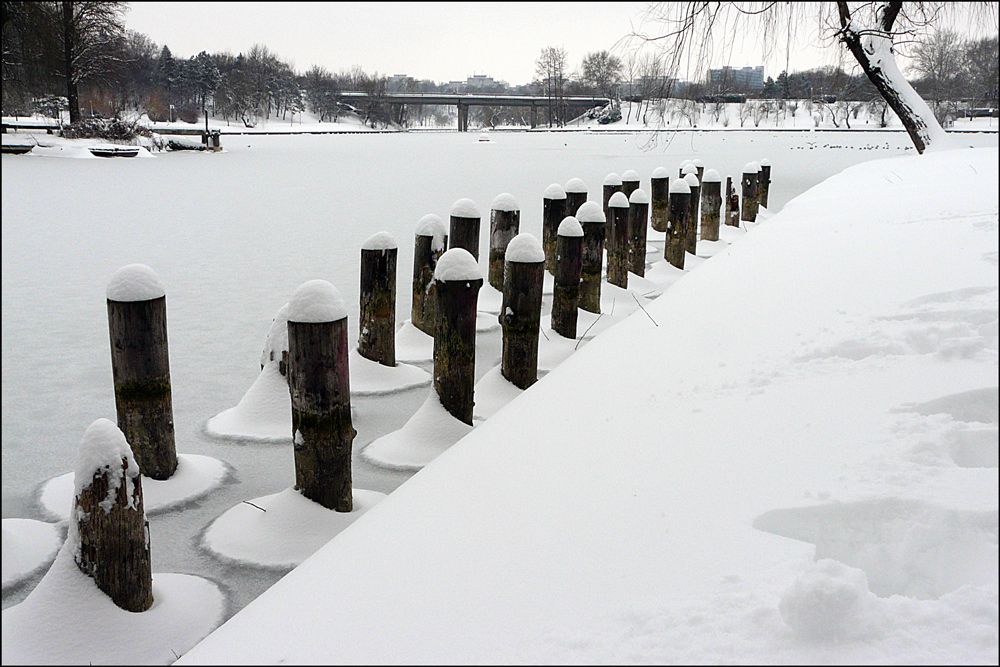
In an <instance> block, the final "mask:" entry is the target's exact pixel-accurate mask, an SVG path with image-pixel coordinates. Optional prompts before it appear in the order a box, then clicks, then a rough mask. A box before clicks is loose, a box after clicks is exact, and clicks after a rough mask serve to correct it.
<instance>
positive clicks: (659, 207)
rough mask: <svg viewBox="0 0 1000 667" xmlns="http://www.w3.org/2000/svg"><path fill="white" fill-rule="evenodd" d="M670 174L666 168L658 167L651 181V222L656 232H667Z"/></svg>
mask: <svg viewBox="0 0 1000 667" xmlns="http://www.w3.org/2000/svg"><path fill="white" fill-rule="evenodd" d="M669 187H670V174H669V173H668V172H667V170H666V168H664V167H657V168H656V169H654V170H653V175H652V176H651V177H650V179H649V188H650V193H649V194H650V199H651V200H652V201H651V205H650V210H649V222H650V225H651V226H652V228H653V231H656V232H665V231H667V207H668V206H669V205H670V195H669V193H668V192H667V189H668V188H669Z"/></svg>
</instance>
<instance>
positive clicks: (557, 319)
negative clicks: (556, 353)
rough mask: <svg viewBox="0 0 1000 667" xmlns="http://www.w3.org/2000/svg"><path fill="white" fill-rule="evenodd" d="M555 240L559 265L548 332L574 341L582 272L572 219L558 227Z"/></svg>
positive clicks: (579, 232) (579, 230)
mask: <svg viewBox="0 0 1000 667" xmlns="http://www.w3.org/2000/svg"><path fill="white" fill-rule="evenodd" d="M581 208H582V207H581ZM558 237H559V238H558V241H557V244H558V246H559V262H558V263H557V264H556V273H555V281H554V284H553V287H552V330H553V331H555V332H556V333H557V334H559V335H560V336H562V337H564V338H576V321H577V319H578V315H579V304H580V277H581V275H582V272H583V238H584V234H583V227H582V226H581V225H580V222H579V221H578V220H577V219H576V218H574V217H573V216H567V217H566V218H565V219H564V220H563V221H562V222H561V223H560V224H559V233H558Z"/></svg>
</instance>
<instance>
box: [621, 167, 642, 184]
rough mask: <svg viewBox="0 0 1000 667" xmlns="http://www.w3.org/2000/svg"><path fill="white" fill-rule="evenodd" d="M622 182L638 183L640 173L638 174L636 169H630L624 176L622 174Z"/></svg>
mask: <svg viewBox="0 0 1000 667" xmlns="http://www.w3.org/2000/svg"><path fill="white" fill-rule="evenodd" d="M622 180H623V181H638V180H639V172H637V171H636V170H635V169H629V170H628V171H626V172H625V173H624V174H622Z"/></svg>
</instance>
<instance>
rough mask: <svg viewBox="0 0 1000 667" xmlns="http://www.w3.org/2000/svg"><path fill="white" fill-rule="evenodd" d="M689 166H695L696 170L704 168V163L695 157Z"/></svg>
mask: <svg viewBox="0 0 1000 667" xmlns="http://www.w3.org/2000/svg"><path fill="white" fill-rule="evenodd" d="M691 164H693V165H694V166H695V168H698V167H702V168H704V166H705V163H704V162H702V160H701V158H700V157H696V158H695V159H693V160H691Z"/></svg>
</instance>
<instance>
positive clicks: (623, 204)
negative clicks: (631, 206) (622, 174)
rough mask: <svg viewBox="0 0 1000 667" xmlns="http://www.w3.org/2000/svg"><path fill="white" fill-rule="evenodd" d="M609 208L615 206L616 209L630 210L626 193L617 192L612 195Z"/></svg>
mask: <svg viewBox="0 0 1000 667" xmlns="http://www.w3.org/2000/svg"><path fill="white" fill-rule="evenodd" d="M608 206H609V207H610V206H614V207H615V208H628V197H626V196H625V193H624V192H616V193H614V194H613V195H611V199H609V200H608Z"/></svg>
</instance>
